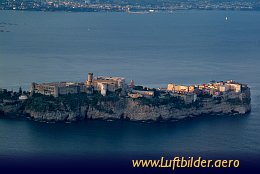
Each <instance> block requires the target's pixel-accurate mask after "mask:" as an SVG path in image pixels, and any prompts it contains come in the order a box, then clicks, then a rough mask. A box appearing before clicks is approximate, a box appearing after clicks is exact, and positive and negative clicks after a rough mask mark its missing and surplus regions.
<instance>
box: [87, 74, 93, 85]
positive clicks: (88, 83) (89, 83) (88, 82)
mask: <svg viewBox="0 0 260 174" xmlns="http://www.w3.org/2000/svg"><path fill="white" fill-rule="evenodd" d="M92 82H93V73H88V80H87V81H86V86H87V87H91V86H92Z"/></svg>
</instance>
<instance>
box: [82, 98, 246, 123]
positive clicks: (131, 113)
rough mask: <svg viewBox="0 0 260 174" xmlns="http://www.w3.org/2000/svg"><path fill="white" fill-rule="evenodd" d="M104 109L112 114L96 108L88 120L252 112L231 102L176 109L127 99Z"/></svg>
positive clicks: (87, 115) (206, 103) (171, 106)
mask: <svg viewBox="0 0 260 174" xmlns="http://www.w3.org/2000/svg"><path fill="white" fill-rule="evenodd" d="M101 106H102V107H103V108H107V109H108V108H109V109H110V110H112V112H111V113H107V112H103V111H100V110H98V109H96V108H95V107H90V108H88V110H87V111H86V118H92V119H109V118H113V119H128V120H133V121H147V120H151V121H156V120H161V119H162V120H171V119H175V120H179V119H184V118H188V117H194V116H199V115H203V114H209V115H221V114H223V115H244V114H246V113H248V112H250V110H251V105H250V104H236V105H234V104H231V103H229V102H221V103H216V102H215V101H214V100H208V101H204V102H203V106H201V107H192V106H191V107H184V108H175V106H174V105H172V104H168V105H161V106H151V105H143V104H140V102H136V101H133V100H132V99H126V100H125V101H119V102H117V103H115V104H112V103H101Z"/></svg>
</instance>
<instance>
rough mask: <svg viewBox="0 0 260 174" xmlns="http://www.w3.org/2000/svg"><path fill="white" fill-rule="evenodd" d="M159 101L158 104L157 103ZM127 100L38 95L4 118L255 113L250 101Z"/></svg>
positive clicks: (7, 109)
mask: <svg viewBox="0 0 260 174" xmlns="http://www.w3.org/2000/svg"><path fill="white" fill-rule="evenodd" d="M156 102H157V103H156ZM156 102H154V99H149V100H147V99H145V100H144V99H132V98H126V97H115V96H112V97H111V96H110V97H102V96H99V95H98V96H94V97H93V96H86V95H77V96H66V97H65V98H58V99H56V98H52V97H46V96H36V97H32V98H30V99H29V100H28V101H26V102H18V103H13V104H1V105H0V114H2V115H12V114H16V115H29V116H30V117H31V118H32V119H34V120H37V121H48V122H59V121H70V122H71V121H78V120H83V119H127V120H133V121H157V120H172V119H174V120H180V119H184V118H188V117H195V116H199V115H205V114H207V115H244V114H246V113H248V112H250V110H251V104H250V99H249V98H246V99H243V100H239V99H236V100H223V99H222V100H216V99H214V98H212V97H211V98H200V99H199V100H198V101H197V102H195V103H192V104H184V103H182V102H179V101H177V102H176V101H173V102H171V101H168V100H167V102H165V101H163V102H158V100H156Z"/></svg>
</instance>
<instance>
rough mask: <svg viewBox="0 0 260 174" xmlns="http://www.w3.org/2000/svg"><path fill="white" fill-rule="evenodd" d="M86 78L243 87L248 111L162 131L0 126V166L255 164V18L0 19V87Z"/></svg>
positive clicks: (190, 13) (258, 124)
mask: <svg viewBox="0 0 260 174" xmlns="http://www.w3.org/2000/svg"><path fill="white" fill-rule="evenodd" d="M226 17H227V18H226ZM88 72H93V73H94V76H95V75H107V76H120V77H125V78H126V80H127V82H130V80H132V79H133V80H134V82H135V84H136V85H144V86H148V87H166V86H167V84H168V83H176V84H199V83H207V82H209V81H211V80H217V81H221V80H230V79H233V80H235V81H238V82H241V83H246V84H248V86H249V87H250V88H251V97H252V112H251V113H250V114H248V115H246V116H216V117H213V116H203V117H199V118H195V119H189V120H182V121H178V122H166V123H142V122H129V121H99V120H86V121H81V122H76V123H56V124H51V123H42V122H35V121H32V120H26V119H8V118H1V119H0V157H14V158H15V157H16V156H30V155H32V156H33V155H37V154H40V155H53V154H55V155H58V156H71V155H75V156H77V155H78V156H83V157H88V156H95V157H96V158H97V159H99V157H101V156H110V157H111V158H113V157H123V156H135V155H138V156H139V157H142V156H145V155H148V156H149V155H158V156H163V155H166V156H167V155H168V156H174V155H176V154H180V155H181V154H185V155H189V156H192V155H198V156H204V157H209V156H210V157H216V156H218V157H223V156H225V155H227V154H228V158H231V159H232V158H238V157H240V156H246V159H248V160H250V159H251V158H254V157H260V78H259V77H260V12H259V11H217V10H216V11H206V10H205V11H199V10H187V11H185V10H184V11H174V12H172V13H145V14H131V13H117V12H115V13H113V12H110V13H106V12H94V13H81V12H79V13H71V12H26V11H0V88H7V89H9V90H14V91H15V90H18V88H19V87H20V86H21V87H22V88H23V89H24V90H29V89H30V85H31V83H32V82H38V83H41V82H55V81H73V82H74V81H75V82H83V81H85V80H86V78H87V73H88ZM252 161H253V160H252Z"/></svg>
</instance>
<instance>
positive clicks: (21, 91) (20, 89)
mask: <svg viewBox="0 0 260 174" xmlns="http://www.w3.org/2000/svg"><path fill="white" fill-rule="evenodd" d="M22 93H23V90H22V87H21V86H20V88H19V94H20V95H22Z"/></svg>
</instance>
